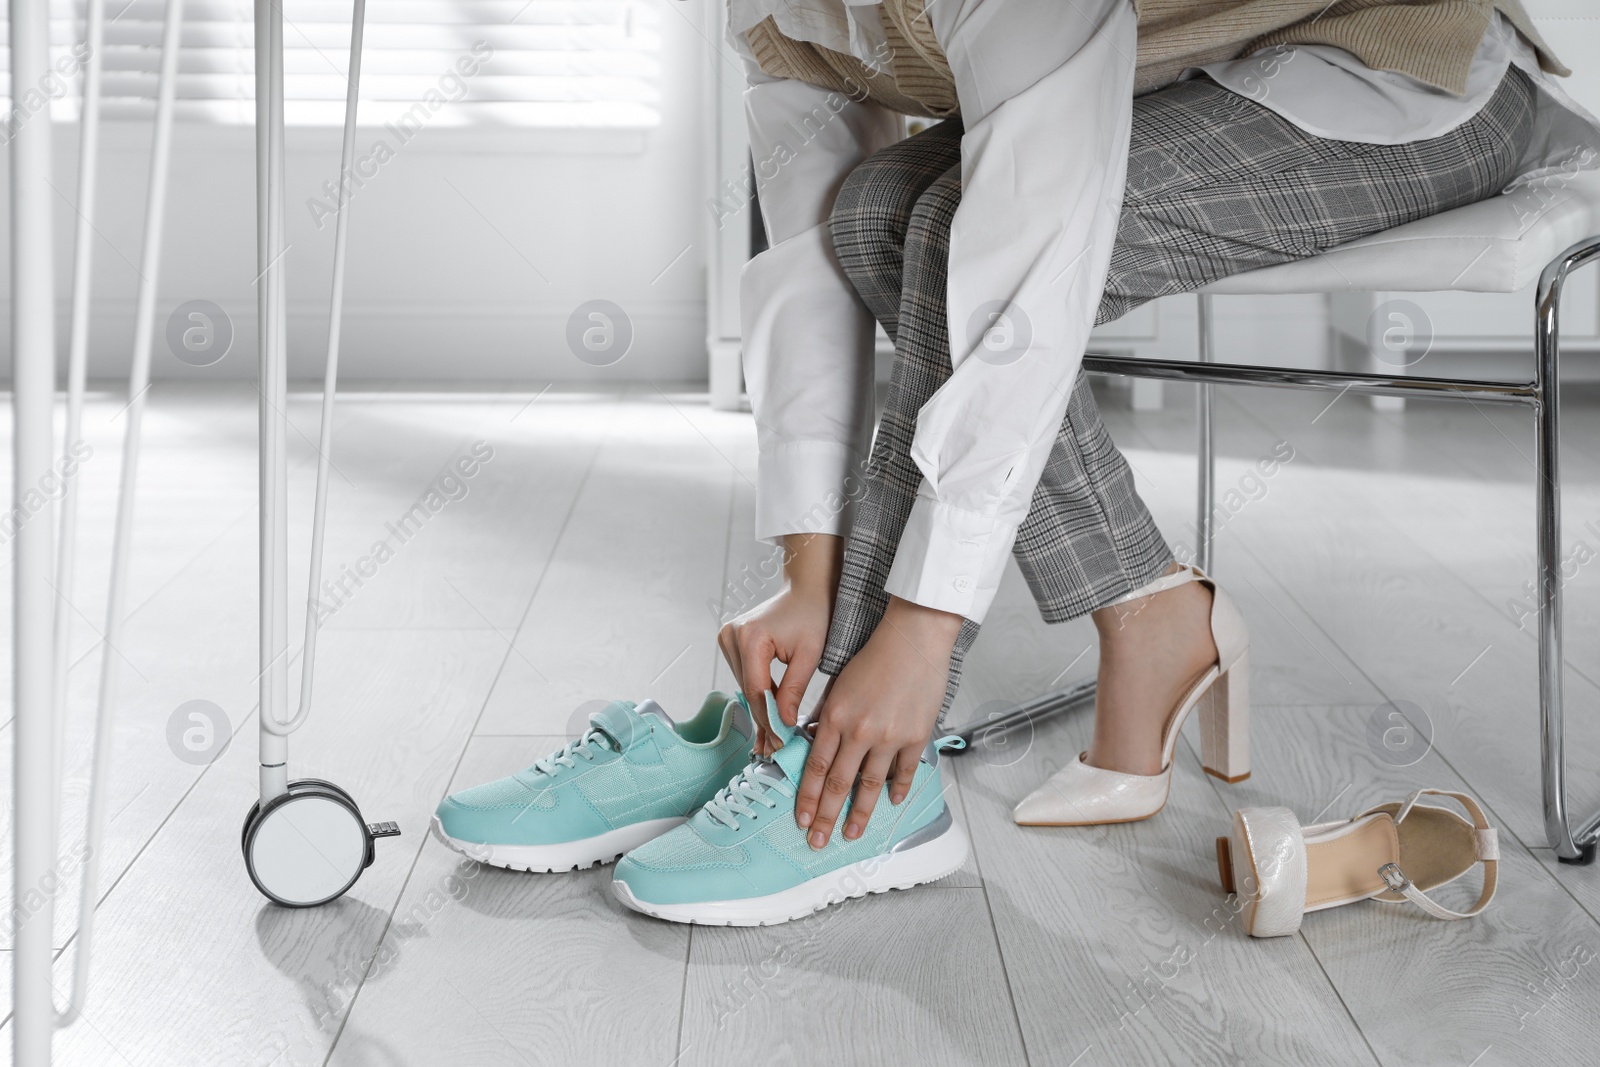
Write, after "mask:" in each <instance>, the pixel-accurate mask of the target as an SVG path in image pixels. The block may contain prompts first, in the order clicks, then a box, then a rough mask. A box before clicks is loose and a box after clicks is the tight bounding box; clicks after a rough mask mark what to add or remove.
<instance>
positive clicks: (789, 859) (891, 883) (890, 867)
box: [611, 713, 967, 926]
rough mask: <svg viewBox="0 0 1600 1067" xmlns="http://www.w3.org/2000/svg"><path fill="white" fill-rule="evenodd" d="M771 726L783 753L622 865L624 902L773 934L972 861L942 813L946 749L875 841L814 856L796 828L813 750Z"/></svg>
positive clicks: (887, 815) (833, 845)
mask: <svg viewBox="0 0 1600 1067" xmlns="http://www.w3.org/2000/svg"><path fill="white" fill-rule="evenodd" d="M769 721H770V722H771V723H772V725H773V728H774V729H775V730H776V731H777V733H778V736H779V737H780V738H781V739H782V740H783V742H784V745H783V747H782V748H781V749H779V750H778V752H777V754H776V755H774V756H773V757H772V759H771V760H760V759H757V760H755V761H753V762H751V764H750V765H749V766H748V767H746V768H745V769H744V770H743V771H742V772H741V773H740V774H739V775H738V777H736V778H734V779H733V781H732V782H730V783H728V785H727V787H726V788H725V789H723V790H722V791H721V792H719V793H718V794H717V795H716V796H715V797H713V798H712V799H711V800H710V801H708V802H707V803H706V805H705V807H703V808H701V809H700V810H699V811H698V812H696V813H695V814H694V816H693V817H692V818H690V819H689V821H688V822H686V823H685V824H683V825H682V826H679V827H678V828H677V829H675V830H673V831H672V832H671V833H667V834H663V835H662V836H660V837H658V838H655V839H654V840H652V841H650V842H648V843H646V844H643V845H640V846H639V847H638V848H635V849H633V850H632V851H631V852H629V853H628V854H627V855H626V856H624V857H623V858H622V862H620V863H618V864H617V870H616V874H615V875H614V876H613V880H612V882H611V888H612V890H613V891H614V892H615V893H616V894H617V899H619V900H621V901H622V903H624V904H626V905H627V906H628V907H630V908H632V909H633V910H634V911H641V912H644V913H645V914H646V915H653V916H655V917H656V918H658V919H668V920H671V921H672V922H684V923H702V924H706V925H710V926H770V925H774V924H776V923H782V922H788V921H789V920H790V919H798V918H801V917H802V916H805V915H809V914H811V913H812V912H814V911H820V910H821V909H823V908H825V907H827V906H828V905H829V904H834V903H837V902H838V901H841V900H846V899H849V898H851V897H860V896H865V895H867V894H868V893H882V892H885V891H886V890H890V889H910V888H911V887H912V886H914V885H920V884H922V883H923V882H933V881H937V880H938V879H940V878H943V877H945V876H946V875H949V874H953V873H955V872H956V871H957V870H959V869H960V868H961V865H962V864H963V863H965V862H966V860H967V835H966V834H965V833H964V832H962V829H961V827H960V826H959V825H957V824H956V822H955V821H954V820H953V819H952V818H951V817H950V809H949V808H947V807H946V806H945V802H944V786H943V783H942V782H941V781H940V777H939V763H938V761H939V754H938V750H939V747H940V746H939V744H938V743H931V744H929V746H928V751H927V752H926V753H925V754H924V755H923V760H922V763H921V765H920V766H918V768H917V775H916V778H915V779H913V781H912V784H911V792H910V794H909V795H907V797H906V799H905V800H904V801H903V802H901V803H900V805H899V806H895V805H893V804H891V803H889V796H888V787H887V786H886V787H885V788H884V795H883V798H882V799H881V800H880V801H879V802H878V805H877V807H876V808H874V809H873V812H872V820H871V821H870V822H868V823H867V829H866V832H865V833H863V834H862V835H861V836H860V837H859V838H857V839H856V840H854V841H846V840H845V839H844V836H843V834H842V832H835V834H834V836H833V839H832V840H831V841H829V842H828V844H827V845H826V846H824V847H823V848H821V849H813V848H812V847H811V846H810V845H809V844H807V843H806V832H805V831H804V830H802V829H800V827H799V826H798V825H796V824H795V821H794V800H795V792H796V790H797V789H798V788H799V784H800V774H801V771H802V770H803V769H804V767H805V762H806V756H807V755H808V753H809V752H810V749H811V744H810V741H809V739H808V738H807V737H806V735H805V733H804V732H803V731H794V730H790V729H789V728H788V727H785V726H784V725H783V724H782V722H780V721H779V719H778V716H777V714H776V713H774V714H772V715H771V716H770V717H769ZM849 810H850V806H849V804H846V805H845V809H844V812H848V811H849ZM844 812H841V813H840V816H839V821H838V823H837V825H838V826H839V827H841V828H842V827H843V826H844V823H845V814H844Z"/></svg>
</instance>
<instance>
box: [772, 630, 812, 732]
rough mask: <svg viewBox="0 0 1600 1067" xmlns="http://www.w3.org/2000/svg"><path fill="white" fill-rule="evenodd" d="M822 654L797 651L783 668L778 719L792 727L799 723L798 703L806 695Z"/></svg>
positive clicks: (779, 686) (779, 691)
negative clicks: (807, 687)
mask: <svg viewBox="0 0 1600 1067" xmlns="http://www.w3.org/2000/svg"><path fill="white" fill-rule="evenodd" d="M821 662H822V654H821V653H820V652H817V651H813V650H811V649H797V650H796V651H795V654H794V659H792V660H790V661H789V663H788V664H787V666H785V667H784V671H783V681H782V682H780V683H778V718H779V719H781V720H783V722H784V724H785V725H786V726H790V727H793V726H794V725H795V724H796V723H798V722H799V721H800V701H801V700H802V699H804V697H805V695H806V686H808V685H810V684H811V676H812V675H814V674H816V673H817V664H819V663H821Z"/></svg>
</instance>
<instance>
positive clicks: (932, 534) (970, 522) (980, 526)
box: [883, 482, 1017, 622]
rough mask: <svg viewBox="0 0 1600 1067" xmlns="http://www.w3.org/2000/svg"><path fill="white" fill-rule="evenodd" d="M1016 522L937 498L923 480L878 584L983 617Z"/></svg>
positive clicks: (894, 592)
mask: <svg viewBox="0 0 1600 1067" xmlns="http://www.w3.org/2000/svg"><path fill="white" fill-rule="evenodd" d="M1016 539H1017V528H1016V527H1015V526H1012V525H1010V524H1008V523H1004V522H1001V521H999V520H998V519H994V518H991V517H989V516H986V515H979V514H977V513H975V512H971V511H963V510H961V509H959V508H953V507H951V506H950V505H948V504H941V503H940V502H939V501H937V500H935V499H934V498H933V496H932V495H931V494H930V493H929V491H928V487H927V483H926V482H924V483H923V487H922V489H921V491H920V492H919V493H918V495H917V500H916V503H915V504H913V505H912V506H911V517H910V518H909V519H907V520H906V529H905V533H904V534H902V535H901V537H900V547H899V549H898V550H897V551H896V552H895V556H894V565H893V566H892V567H890V568H889V579H888V581H886V582H884V585H883V588H884V591H885V592H886V593H888V594H889V595H890V596H897V597H899V598H900V599H901V600H909V601H911V602H912V603H914V604H921V605H922V606H924V607H929V608H937V609H938V610H940V611H948V612H950V613H952V614H954V615H961V616H963V617H965V618H968V619H971V620H972V621H973V622H982V621H983V617H984V615H986V614H987V613H988V611H989V605H990V604H992V603H994V596H995V593H996V592H998V591H999V589H1000V577H1001V575H1003V574H1004V573H1005V569H1006V556H1007V555H1008V554H1009V553H1010V552H1011V545H1012V542H1014V541H1015V540H1016Z"/></svg>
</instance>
